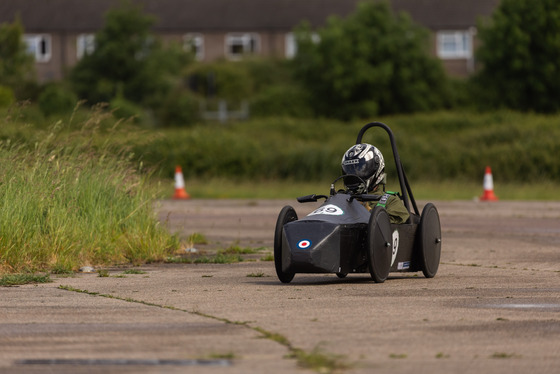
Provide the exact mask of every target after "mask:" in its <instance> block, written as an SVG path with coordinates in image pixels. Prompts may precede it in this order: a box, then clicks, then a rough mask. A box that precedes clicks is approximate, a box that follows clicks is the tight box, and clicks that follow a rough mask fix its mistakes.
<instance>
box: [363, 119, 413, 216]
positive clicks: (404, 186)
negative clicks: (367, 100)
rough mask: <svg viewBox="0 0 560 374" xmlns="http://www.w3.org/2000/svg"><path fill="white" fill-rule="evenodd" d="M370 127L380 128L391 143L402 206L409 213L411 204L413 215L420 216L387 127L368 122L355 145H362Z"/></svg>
mask: <svg viewBox="0 0 560 374" xmlns="http://www.w3.org/2000/svg"><path fill="white" fill-rule="evenodd" d="M372 127H381V128H382V129H384V130H385V131H386V132H387V134H388V135H389V140H390V141H391V148H392V149H393V157H394V159H395V166H396V167H397V174H398V177H399V184H400V186H401V193H402V195H403V201H404V205H405V207H406V209H408V211H409V212H410V211H411V210H410V203H411V202H412V206H413V208H414V213H416V214H417V215H420V213H419V211H418V207H417V206H416V201H415V200H414V196H413V195H412V190H411V189H410V184H409V183H408V179H407V178H406V174H405V172H404V169H403V166H402V163H401V158H400V157H399V152H398V151H397V143H396V141H395V136H394V135H393V131H391V129H390V128H389V126H387V125H386V124H384V123H382V122H370V123H368V124H367V125H365V126H364V127H362V129H361V130H360V132H359V133H358V138H357V139H356V144H360V143H362V137H363V136H364V133H365V132H366V131H367V130H368V129H370V128H372Z"/></svg>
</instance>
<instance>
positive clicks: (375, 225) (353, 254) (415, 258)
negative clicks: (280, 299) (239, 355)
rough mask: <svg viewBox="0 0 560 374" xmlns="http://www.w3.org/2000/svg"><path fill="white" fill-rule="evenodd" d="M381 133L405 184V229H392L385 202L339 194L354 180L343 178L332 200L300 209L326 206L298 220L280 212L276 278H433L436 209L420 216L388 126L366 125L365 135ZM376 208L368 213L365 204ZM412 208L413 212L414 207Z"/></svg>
mask: <svg viewBox="0 0 560 374" xmlns="http://www.w3.org/2000/svg"><path fill="white" fill-rule="evenodd" d="M371 127H382V128H383V129H385V130H386V131H387V133H388V134H389V137H390V139H391V143H392V146H393V154H394V156H395V161H396V162H397V170H398V173H399V179H400V180H401V190H402V192H403V193H402V196H401V199H402V200H403V203H404V204H405V206H406V207H407V209H408V210H409V213H410V218H409V219H408V221H407V222H405V223H403V224H392V223H390V219H389V215H388V214H387V211H386V210H385V208H384V207H383V206H375V204H376V203H375V201H377V200H379V199H380V198H381V196H376V195H371V194H353V193H352V192H351V191H348V190H339V191H335V188H334V186H335V182H336V181H337V180H338V179H344V178H347V177H353V176H341V177H339V178H337V180H335V182H333V183H332V185H331V189H330V194H329V196H326V195H308V196H303V197H300V198H298V201H299V202H300V203H306V202H316V201H318V200H319V199H323V198H324V199H325V201H324V203H323V204H322V205H320V206H319V207H318V208H317V209H315V210H314V211H312V212H311V213H309V214H308V215H307V216H305V217H303V218H301V219H298V216H297V213H296V211H295V209H294V208H293V207H291V206H289V205H288V206H285V207H284V208H283V209H282V211H281V212H280V214H279V216H278V220H277V224H276V230H275V237H274V261H275V267H276V273H277V275H278V278H279V279H280V281H282V282H283V283H289V282H291V280H292V279H293V277H294V275H295V274H296V273H335V274H337V275H338V276H339V277H340V278H343V277H346V275H347V274H350V273H370V275H371V277H372V278H373V280H374V281H375V282H378V283H380V282H384V281H385V280H386V279H387V277H388V275H389V273H390V272H417V271H422V272H423V273H424V275H425V276H426V277H428V278H431V277H433V276H435V274H436V273H437V269H438V266H439V260H440V253H441V228H440V221H439V215H438V212H437V209H436V207H435V206H434V205H433V204H431V203H428V204H426V205H425V206H424V208H423V210H422V213H421V214H419V212H418V208H417V207H416V203H415V201H414V197H413V196H412V192H411V191H410V186H408V181H406V176H405V175H404V171H403V170H402V165H401V164H400V159H399V158H398V152H397V150H396V145H395V143H394V138H393V135H392V132H391V130H390V129H389V128H388V127H387V126H386V125H384V124H382V123H379V122H373V123H370V124H368V125H366V126H365V127H364V128H363V129H362V131H360V135H359V136H358V141H357V143H356V144H358V143H361V138H362V135H363V133H364V132H365V130H367V129H368V128H371ZM372 201H373V202H374V203H373V205H374V208H373V209H372V210H371V211H369V210H368V209H367V208H366V207H365V205H364V204H365V203H367V202H372ZM411 203H412V205H413V210H411V208H410V204H411Z"/></svg>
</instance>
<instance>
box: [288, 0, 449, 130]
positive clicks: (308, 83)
mask: <svg viewBox="0 0 560 374" xmlns="http://www.w3.org/2000/svg"><path fill="white" fill-rule="evenodd" d="M296 35H297V41H298V53H297V55H296V58H295V59H294V69H295V74H296V76H297V77H298V78H299V80H300V81H301V82H302V83H303V84H304V86H305V87H306V88H307V89H308V90H309V91H310V95H311V97H313V100H312V102H311V105H312V106H313V108H314V110H315V111H316V112H317V114H318V115H325V116H333V117H338V118H342V119H349V118H353V117H366V116H371V115H374V114H389V113H401V112H414V111H421V110H428V109H433V108H437V107H440V106H441V105H442V104H443V103H444V96H445V95H444V93H445V88H446V83H447V80H446V76H445V73H444V71H443V68H442V66H441V63H440V62H439V61H438V60H436V59H435V58H432V57H430V56H429V54H428V50H429V49H428V36H429V34H428V31H427V30H425V29H423V28H421V27H420V26H418V25H416V24H414V23H413V22H412V21H411V19H410V17H409V16H408V15H407V14H404V13H402V14H393V12H392V11H391V9H390V7H389V5H388V4H387V3H386V2H371V1H370V2H363V3H360V4H358V7H357V9H356V11H355V12H354V13H353V14H351V15H350V16H348V17H347V18H346V19H340V18H337V17H331V18H330V19H329V20H328V22H327V25H326V26H325V27H324V28H322V29H320V30H318V33H317V35H318V37H319V38H318V39H319V41H318V42H317V41H316V39H317V38H314V35H313V32H312V30H311V29H310V28H309V27H308V26H306V25H302V26H301V27H300V28H299V30H297V31H296ZM314 39H315V40H314Z"/></svg>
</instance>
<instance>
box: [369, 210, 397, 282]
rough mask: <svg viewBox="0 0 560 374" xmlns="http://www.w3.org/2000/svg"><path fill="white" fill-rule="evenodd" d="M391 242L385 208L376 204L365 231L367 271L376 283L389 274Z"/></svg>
mask: <svg viewBox="0 0 560 374" xmlns="http://www.w3.org/2000/svg"><path fill="white" fill-rule="evenodd" d="M392 253H393V244H392V236H391V222H390V221H389V215H388V214H387V211H386V210H385V208H383V207H381V206H376V207H375V208H374V209H373V211H372V212H371V217H370V218H369V224H368V231H367V260H368V267H369V273H370V274H371V277H372V278H373V280H374V281H375V282H377V283H383V282H385V280H386V279H387V277H388V276H389V270H390V269H391V258H392Z"/></svg>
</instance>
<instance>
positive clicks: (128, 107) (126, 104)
mask: <svg viewBox="0 0 560 374" xmlns="http://www.w3.org/2000/svg"><path fill="white" fill-rule="evenodd" d="M109 108H110V109H111V111H112V112H113V115H114V116H115V118H119V119H125V120H128V119H131V120H132V121H133V122H134V123H142V122H144V120H145V112H144V110H143V109H142V107H141V106H139V105H137V104H135V103H133V102H132V101H130V100H127V99H125V98H124V97H122V96H117V97H116V98H114V99H113V100H111V102H110V103H109Z"/></svg>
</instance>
